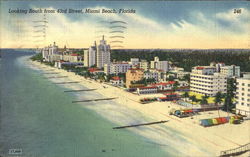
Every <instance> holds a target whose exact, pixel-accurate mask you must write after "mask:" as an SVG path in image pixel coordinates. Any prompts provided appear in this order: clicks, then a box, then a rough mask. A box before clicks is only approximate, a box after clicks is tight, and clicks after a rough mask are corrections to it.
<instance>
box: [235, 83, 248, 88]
mask: <svg viewBox="0 0 250 157" xmlns="http://www.w3.org/2000/svg"><path fill="white" fill-rule="evenodd" d="M236 84H237V85H239V82H237V83H236ZM241 85H242V86H245V85H246V84H245V83H241ZM247 86H248V87H250V84H247Z"/></svg>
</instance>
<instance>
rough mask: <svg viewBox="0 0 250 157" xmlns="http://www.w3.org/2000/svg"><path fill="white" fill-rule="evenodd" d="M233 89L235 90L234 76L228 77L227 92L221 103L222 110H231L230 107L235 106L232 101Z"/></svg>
mask: <svg viewBox="0 0 250 157" xmlns="http://www.w3.org/2000/svg"><path fill="white" fill-rule="evenodd" d="M235 91H236V80H235V79H234V78H229V79H228V80H227V93H226V96H225V101H224V105H223V110H224V111H232V109H233V108H235V104H234V103H233V98H234V96H235Z"/></svg>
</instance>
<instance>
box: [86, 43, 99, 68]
mask: <svg viewBox="0 0 250 157" xmlns="http://www.w3.org/2000/svg"><path fill="white" fill-rule="evenodd" d="M95 64H96V43H94V46H90V47H89V49H88V50H85V51H84V66H85V67H91V66H93V65H95Z"/></svg>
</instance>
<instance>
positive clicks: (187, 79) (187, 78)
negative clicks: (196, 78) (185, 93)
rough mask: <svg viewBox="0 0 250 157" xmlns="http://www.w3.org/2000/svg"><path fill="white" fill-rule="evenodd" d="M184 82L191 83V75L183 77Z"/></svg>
mask: <svg viewBox="0 0 250 157" xmlns="http://www.w3.org/2000/svg"><path fill="white" fill-rule="evenodd" d="M183 80H185V81H187V82H189V83H190V74H186V75H184V76H183Z"/></svg>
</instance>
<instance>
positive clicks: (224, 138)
mask: <svg viewBox="0 0 250 157" xmlns="http://www.w3.org/2000/svg"><path fill="white" fill-rule="evenodd" d="M29 63H30V64H32V65H34V66H35V67H37V68H40V69H47V70H48V69H54V72H59V73H60V75H63V76H68V78H69V79H70V80H71V81H80V84H82V85H83V86H85V87H87V88H90V89H97V90H96V91H95V92H98V93H100V94H102V95H103V96H105V97H117V99H115V100H113V101H115V102H117V103H119V104H121V106H124V107H126V108H127V109H129V110H134V111H136V112H138V113H141V114H142V115H143V116H145V117H148V118H149V119H151V120H152V121H160V120H169V122H167V123H164V124H161V125H152V126H150V127H151V128H152V129H153V130H154V131H152V130H151V132H150V131H148V132H143V131H141V130H139V129H133V128H130V130H131V131H135V132H137V133H138V134H140V135H142V136H145V137H147V138H150V139H153V140H155V141H161V143H166V144H169V143H171V142H172V143H171V144H172V145H173V146H178V145H179V146H180V148H178V149H180V150H181V152H183V153H184V154H186V155H187V156H211V154H213V155H216V156H218V155H219V153H220V151H223V150H228V149H232V148H236V147H239V146H240V145H244V144H246V143H249V142H250V121H249V120H248V121H244V122H243V123H242V124H239V125H233V124H229V123H227V124H223V125H217V126H213V127H207V128H204V127H202V126H200V125H199V120H200V119H206V118H216V117H219V115H218V111H209V112H203V113H201V114H200V115H197V116H194V117H193V119H191V117H188V118H178V117H175V116H170V115H169V111H170V110H171V109H173V108H175V109H179V108H185V107H182V106H179V105H177V104H174V103H171V102H154V103H149V104H140V103H139V99H140V98H143V97H155V96H156V97H158V96H160V95H161V94H157V95H140V96H138V95H136V94H132V93H129V92H126V91H124V89H122V88H118V87H113V86H111V85H108V84H105V83H99V82H96V81H93V80H89V79H85V78H84V77H81V76H78V75H75V74H74V73H72V72H67V71H65V70H62V69H57V68H53V67H49V66H45V65H43V64H41V63H39V62H31V61H29ZM104 86H105V87H106V88H104ZM219 113H220V116H221V117H223V116H227V115H228V113H226V112H223V111H219ZM111 120H112V119H111ZM114 121H115V120H114ZM121 125H127V124H121ZM168 129H174V130H176V133H178V134H181V135H182V136H183V137H182V138H183V139H185V140H187V141H188V143H189V144H188V145H182V143H181V142H180V143H176V142H175V141H174V140H173V141H170V139H172V138H174V136H175V135H172V136H170V133H169V132H168ZM168 137H169V138H168ZM177 142H178V141H177ZM195 147H200V148H202V149H204V151H201V150H200V149H196V148H195ZM162 149H164V147H162ZM168 149H169V148H168ZM204 152H205V153H204ZM206 152H207V153H206ZM245 155H246V154H245ZM243 156H244V155H243Z"/></svg>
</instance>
